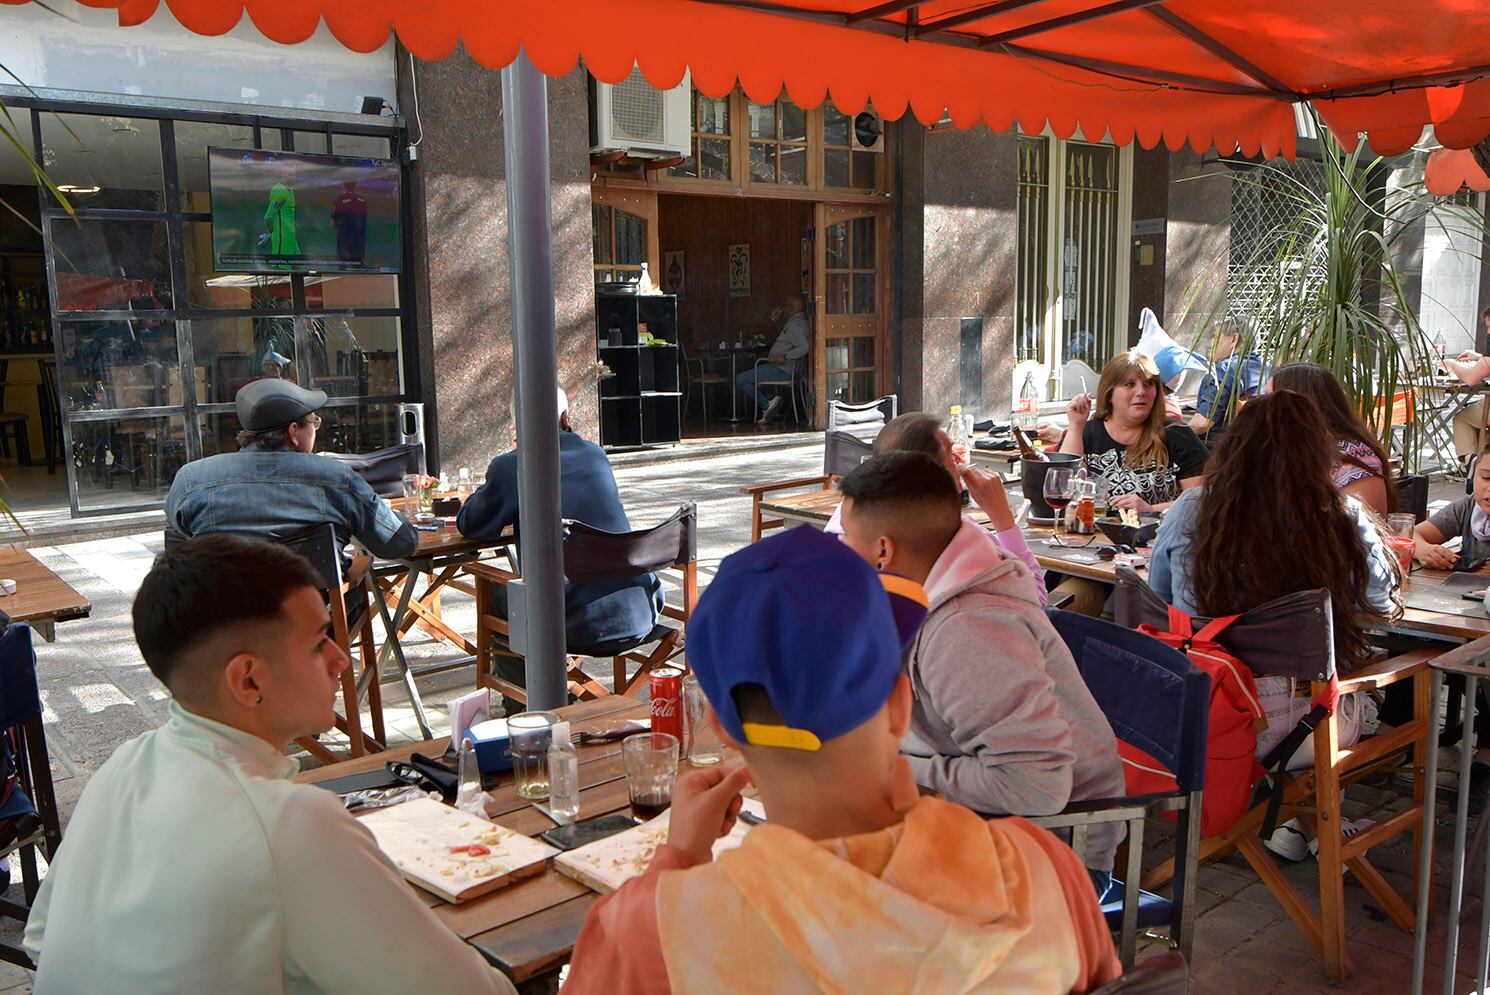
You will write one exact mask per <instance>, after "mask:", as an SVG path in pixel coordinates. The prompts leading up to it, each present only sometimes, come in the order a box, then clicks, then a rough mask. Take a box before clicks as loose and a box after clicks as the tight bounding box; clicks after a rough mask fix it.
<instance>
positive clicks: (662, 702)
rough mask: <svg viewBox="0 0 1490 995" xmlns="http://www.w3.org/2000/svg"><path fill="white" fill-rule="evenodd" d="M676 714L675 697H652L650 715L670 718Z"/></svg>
mask: <svg viewBox="0 0 1490 995" xmlns="http://www.w3.org/2000/svg"><path fill="white" fill-rule="evenodd" d="M677 714H678V701H677V699H676V698H653V699H652V715H653V717H655V718H659V719H670V718H672V717H673V716H675V715H677Z"/></svg>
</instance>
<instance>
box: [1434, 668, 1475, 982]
mask: <svg viewBox="0 0 1490 995" xmlns="http://www.w3.org/2000/svg"><path fill="white" fill-rule="evenodd" d="M1479 686H1480V680H1479V678H1478V677H1466V678H1464V738H1463V739H1462V740H1460V742H1459V804H1458V806H1457V809H1458V815H1457V816H1456V817H1455V819H1454V870H1453V875H1454V876H1453V877H1452V878H1450V879H1449V910H1448V912H1449V922H1448V935H1447V937H1446V938H1445V940H1444V943H1445V946H1446V950H1445V952H1444V962H1443V995H1454V968H1455V966H1456V964H1457V961H1458V958H1459V916H1460V914H1461V913H1462V912H1463V911H1464V842H1465V840H1464V837H1465V835H1466V833H1467V831H1468V829H1469V772H1470V769H1471V765H1472V764H1473V762H1474V712H1475V696H1476V695H1477V694H1478V693H1479Z"/></svg>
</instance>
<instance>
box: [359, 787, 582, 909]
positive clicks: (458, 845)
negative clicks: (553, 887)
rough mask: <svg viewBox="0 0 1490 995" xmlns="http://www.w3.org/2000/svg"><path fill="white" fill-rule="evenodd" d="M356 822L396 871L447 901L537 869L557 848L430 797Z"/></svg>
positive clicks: (472, 895) (483, 891) (487, 889)
mask: <svg viewBox="0 0 1490 995" xmlns="http://www.w3.org/2000/svg"><path fill="white" fill-rule="evenodd" d="M360 821H361V822H362V824H363V825H364V826H366V827H367V828H368V829H370V830H371V831H372V834H373V836H374V837H376V839H377V841H378V848H379V849H381V850H382V851H383V852H384V853H385V854H387V855H388V859H390V860H392V861H393V864H394V866H395V867H397V868H398V870H399V873H400V874H402V875H403V876H404V877H405V878H407V879H408V880H409V881H411V882H413V883H414V884H416V885H418V886H419V887H421V888H423V889H425V890H426V891H428V892H431V893H433V894H435V895H437V896H439V897H440V898H443V899H444V900H445V901H447V902H464V901H466V900H468V899H471V898H475V897H476V896H478V895H484V894H486V893H487V892H491V891H495V890H496V889H498V888H500V887H502V886H503V885H505V884H507V883H508V882H510V881H513V880H517V879H520V878H523V877H527V876H529V875H531V874H536V873H538V872H539V871H541V870H542V869H543V865H544V863H545V862H546V861H547V860H548V859H549V858H550V857H552V856H554V854H556V853H558V851H557V850H555V849H554V848H553V847H551V846H549V845H548V844H546V843H541V842H539V841H538V840H534V839H529V838H528V837H526V836H524V835H522V834H521V833H517V832H514V831H513V830H511V829H507V828H504V827H502V826H497V825H493V824H492V823H490V822H487V821H486V820H485V819H478V818H476V817H475V816H472V815H468V814H466V813H465V812H461V811H458V810H456V809H453V808H451V807H450V806H448V805H444V804H441V803H440V802H437V801H434V800H433V799H430V798H419V799H415V800H414V801H410V802H405V803H403V804H402V805H394V806H392V807H390V808H384V809H378V810H377V811H374V812H369V813H368V814H367V815H365V816H363V817H362V819H361V820H360Z"/></svg>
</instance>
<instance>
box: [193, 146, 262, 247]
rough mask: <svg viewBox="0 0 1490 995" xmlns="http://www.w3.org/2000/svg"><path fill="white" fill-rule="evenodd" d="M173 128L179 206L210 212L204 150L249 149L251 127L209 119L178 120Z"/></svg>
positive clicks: (205, 153)
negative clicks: (218, 122) (179, 193)
mask: <svg viewBox="0 0 1490 995" xmlns="http://www.w3.org/2000/svg"><path fill="white" fill-rule="evenodd" d="M175 128H176V182H177V184H178V185H179V186H180V187H181V209H182V210H183V211H192V212H207V211H210V210H212V201H211V198H210V196H209V194H210V189H211V188H210V186H209V183H208V179H209V177H208V175H207V150H208V149H209V148H214V149H251V148H253V147H254V130H253V128H251V127H250V126H248V125H246V124H217V123H216V122H209V121H177V122H176V125H175ZM209 258H210V257H209Z"/></svg>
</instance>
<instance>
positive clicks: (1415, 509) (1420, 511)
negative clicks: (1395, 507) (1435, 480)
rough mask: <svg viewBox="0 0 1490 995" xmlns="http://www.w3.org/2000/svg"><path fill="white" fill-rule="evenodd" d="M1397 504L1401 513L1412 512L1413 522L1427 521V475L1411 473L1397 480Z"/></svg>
mask: <svg viewBox="0 0 1490 995" xmlns="http://www.w3.org/2000/svg"><path fill="white" fill-rule="evenodd" d="M1397 503H1398V504H1399V505H1400V506H1401V508H1402V510H1403V511H1410V512H1412V517H1413V521H1415V522H1419V523H1421V522H1426V521H1427V520H1428V475H1427V474H1425V473H1412V474H1408V475H1407V476H1405V477H1398V478H1397Z"/></svg>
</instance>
